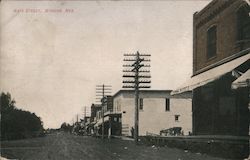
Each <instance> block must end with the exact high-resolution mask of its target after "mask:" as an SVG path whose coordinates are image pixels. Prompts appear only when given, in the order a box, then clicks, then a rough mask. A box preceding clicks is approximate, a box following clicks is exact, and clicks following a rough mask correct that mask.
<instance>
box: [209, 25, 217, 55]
mask: <svg viewBox="0 0 250 160" xmlns="http://www.w3.org/2000/svg"><path fill="white" fill-rule="evenodd" d="M216 50H217V27H216V26H213V27H211V28H209V30H208V31H207V59H210V58H212V57H214V56H216Z"/></svg>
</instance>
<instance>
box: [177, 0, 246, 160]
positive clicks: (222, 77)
mask: <svg viewBox="0 0 250 160" xmlns="http://www.w3.org/2000/svg"><path fill="white" fill-rule="evenodd" d="M249 13H250V7H249V5H248V4H247V2H246V1H243V0H213V1H212V2H210V3H209V4H208V5H207V6H206V7H205V8H203V9H202V10H201V11H199V12H196V13H195V14H194V16H193V31H194V32H193V75H192V77H191V78H190V79H189V80H188V81H187V82H186V83H184V84H183V85H182V86H181V87H179V88H178V89H176V90H174V91H173V92H172V94H173V95H174V94H180V93H183V92H187V91H192V92H193V103H192V110H193V134H194V135H208V136H211V135H213V136H217V137H218V136H219V135H220V137H221V136H223V137H228V136H236V138H237V137H239V136H241V137H246V141H243V142H241V144H242V146H243V147H242V148H241V150H242V152H241V153H239V152H237V151H235V152H234V151H232V152H231V153H233V154H234V155H232V156H233V157H244V156H247V155H248V153H249V150H248V146H249V143H248V140H247V139H248V135H249V119H250V116H249V83H247V82H248V81H249V79H250V75H249V73H250V72H249V68H250V14H249ZM238 81H241V82H244V85H242V84H241V86H244V87H239V88H238V89H236V90H235V89H232V88H235V87H232V85H233V84H234V82H238ZM236 88H237V87H236ZM237 139H238V138H237ZM231 140H232V139H231ZM231 140H230V141H231ZM225 144H226V143H225ZM225 144H224V145H225ZM230 144H233V143H231V142H230ZM234 147H235V146H233V148H234ZM226 150H227V149H226Z"/></svg>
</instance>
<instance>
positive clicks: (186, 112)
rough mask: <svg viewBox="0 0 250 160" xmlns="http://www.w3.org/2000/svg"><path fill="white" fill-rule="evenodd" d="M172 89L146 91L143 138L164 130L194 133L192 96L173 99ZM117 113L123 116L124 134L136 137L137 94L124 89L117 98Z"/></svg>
mask: <svg viewBox="0 0 250 160" xmlns="http://www.w3.org/2000/svg"><path fill="white" fill-rule="evenodd" d="M170 92H171V91H170V90H143V91H140V94H139V136H144V135H146V134H157V135H159V134H160V131H161V130H165V129H169V128H172V127H181V128H182V131H183V132H182V133H183V134H185V135H188V134H189V133H190V132H191V131H192V110H191V105H192V101H191V94H190V93H188V94H185V95H182V96H170ZM113 98H114V108H113V112H115V113H120V114H121V124H122V135H124V136H132V135H133V127H134V114H135V98H134V91H131V90H120V91H118V92H117V93H116V94H115V95H114V97H113Z"/></svg>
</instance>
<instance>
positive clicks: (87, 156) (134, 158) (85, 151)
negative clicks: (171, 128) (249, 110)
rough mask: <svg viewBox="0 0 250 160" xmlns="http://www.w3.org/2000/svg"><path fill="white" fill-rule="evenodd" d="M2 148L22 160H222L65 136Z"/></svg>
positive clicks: (5, 144)
mask: <svg viewBox="0 0 250 160" xmlns="http://www.w3.org/2000/svg"><path fill="white" fill-rule="evenodd" d="M1 145H2V146H1V154H2V156H3V157H6V158H9V159H20V160H21V159H32V160H47V159H48V160H163V159H166V160H222V159H219V158H214V157H210V156H207V155H202V154H199V153H190V152H188V151H183V150H179V149H173V148H168V147H161V148H158V147H154V146H153V147H152V146H144V145H139V146H137V145H135V144H134V143H133V141H127V140H120V139H112V140H107V139H106V140H105V141H102V140H101V139H97V138H93V137H84V136H75V135H71V134H66V133H62V132H59V133H55V134H51V135H47V136H46V137H42V138H34V139H26V140H18V141H9V142H2V144H1Z"/></svg>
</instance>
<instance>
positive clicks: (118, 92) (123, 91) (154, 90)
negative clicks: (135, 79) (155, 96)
mask: <svg viewBox="0 0 250 160" xmlns="http://www.w3.org/2000/svg"><path fill="white" fill-rule="evenodd" d="M125 92H127V93H128V92H135V91H134V90H125V89H121V90H118V91H117V92H116V93H115V94H114V95H113V98H115V97H116V96H118V95H119V94H121V93H125ZM140 92H144V93H145V92H149V93H150V92H151V93H153V92H169V93H170V92H172V90H157V89H152V90H140Z"/></svg>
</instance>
